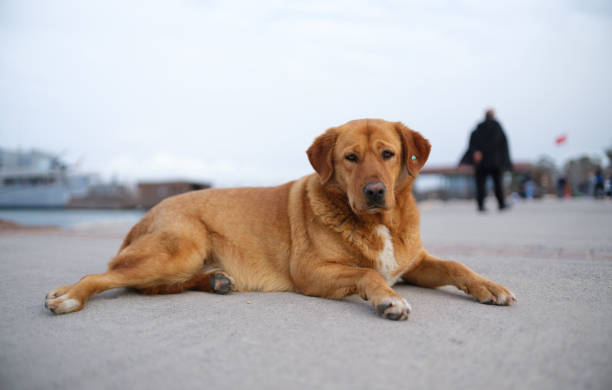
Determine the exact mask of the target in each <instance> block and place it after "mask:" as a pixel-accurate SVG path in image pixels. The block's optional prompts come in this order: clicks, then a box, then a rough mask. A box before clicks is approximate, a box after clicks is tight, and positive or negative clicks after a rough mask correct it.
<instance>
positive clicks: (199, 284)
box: [140, 269, 236, 295]
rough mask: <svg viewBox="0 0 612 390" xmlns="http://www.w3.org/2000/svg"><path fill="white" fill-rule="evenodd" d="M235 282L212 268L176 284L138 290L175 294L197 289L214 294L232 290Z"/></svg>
mask: <svg viewBox="0 0 612 390" xmlns="http://www.w3.org/2000/svg"><path fill="white" fill-rule="evenodd" d="M235 289H236V288H235V283H234V279H232V277H231V276H229V275H228V274H226V273H225V272H223V271H221V270H220V269H213V270H210V271H202V272H201V273H199V274H197V275H196V276H194V277H193V278H191V279H189V280H187V281H185V282H183V283H176V284H168V285H159V286H155V287H148V288H142V289H140V291H141V292H142V293H143V294H151V295H155V294H177V293H180V292H183V291H186V290H197V291H204V292H212V293H215V294H227V293H229V292H230V291H234V290H235Z"/></svg>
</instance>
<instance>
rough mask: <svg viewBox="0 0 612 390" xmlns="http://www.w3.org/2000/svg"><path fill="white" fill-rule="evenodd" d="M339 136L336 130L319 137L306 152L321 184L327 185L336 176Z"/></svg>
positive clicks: (333, 129)
mask: <svg viewBox="0 0 612 390" xmlns="http://www.w3.org/2000/svg"><path fill="white" fill-rule="evenodd" d="M336 138H338V134H337V131H336V129H335V128H333V127H332V128H331V129H329V130H327V131H326V132H325V133H323V134H321V135H320V136H318V137H317V138H316V139H315V140H314V142H313V143H312V145H311V146H310V148H308V150H307V151H306V153H307V154H308V160H310V165H312V167H313V168H314V170H315V171H317V173H318V174H319V177H320V178H321V184H326V183H327V182H328V181H329V179H331V177H332V175H333V174H334V146H335V145H336Z"/></svg>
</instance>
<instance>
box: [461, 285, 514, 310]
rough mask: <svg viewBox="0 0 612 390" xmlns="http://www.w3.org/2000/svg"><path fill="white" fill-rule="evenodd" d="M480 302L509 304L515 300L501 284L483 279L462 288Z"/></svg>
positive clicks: (510, 292)
mask: <svg viewBox="0 0 612 390" xmlns="http://www.w3.org/2000/svg"><path fill="white" fill-rule="evenodd" d="M464 291H465V292H466V293H467V294H469V295H471V296H473V297H474V298H476V299H478V301H479V302H480V303H485V304H490V305H502V306H509V305H512V304H513V303H515V302H516V296H515V295H514V294H513V293H512V291H510V290H508V289H507V288H505V287H504V286H502V285H501V284H497V283H493V282H491V281H490V280H487V279H483V280H479V281H477V282H475V283H472V284H470V285H469V286H467V287H466V289H465V290H464Z"/></svg>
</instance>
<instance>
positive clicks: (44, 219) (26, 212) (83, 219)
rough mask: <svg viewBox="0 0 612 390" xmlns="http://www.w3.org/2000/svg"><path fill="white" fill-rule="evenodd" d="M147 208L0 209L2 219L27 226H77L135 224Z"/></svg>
mask: <svg viewBox="0 0 612 390" xmlns="http://www.w3.org/2000/svg"><path fill="white" fill-rule="evenodd" d="M145 212H146V211H145V210H78V209H0V219H3V220H6V221H11V222H16V223H18V224H20V225H25V226H60V227H64V228H75V227H79V226H87V225H94V224H105V223H125V224H134V223H136V222H138V220H140V218H142V216H143V215H144V214H145Z"/></svg>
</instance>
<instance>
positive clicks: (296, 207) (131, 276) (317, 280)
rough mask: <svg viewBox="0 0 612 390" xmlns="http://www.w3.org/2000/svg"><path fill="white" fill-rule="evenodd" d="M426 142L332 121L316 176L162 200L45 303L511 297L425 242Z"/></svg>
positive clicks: (318, 146) (314, 156)
mask: <svg viewBox="0 0 612 390" xmlns="http://www.w3.org/2000/svg"><path fill="white" fill-rule="evenodd" d="M430 148H431V146H430V144H429V142H428V141H427V140H426V139H425V138H423V137H422V136H421V134H419V133H417V132H415V131H413V130H410V129H408V128H407V127H406V126H404V125H403V124H402V123H399V122H395V123H393V122H387V121H383V120H372V119H364V120H356V121H352V122H348V123H346V124H344V125H342V126H340V127H334V128H331V129H329V130H327V131H326V132H325V133H324V134H323V135H321V136H319V137H318V138H317V139H316V140H315V141H314V143H313V144H312V146H311V147H310V148H309V149H308V152H307V153H308V158H309V159H310V163H311V164H312V166H313V167H314V169H315V171H316V172H317V173H316V174H311V175H309V176H305V177H303V178H301V179H299V180H297V181H292V182H290V183H287V184H284V185H281V186H278V187H264V188H235V189H212V190H202V191H194V192H190V193H187V194H182V195H178V196H175V197H172V198H169V199H166V200H164V201H163V202H161V203H160V204H159V205H157V206H155V207H154V208H153V209H151V211H149V212H148V213H147V214H146V215H145V216H144V217H143V218H142V220H141V221H140V222H139V223H138V224H136V225H135V226H134V227H133V228H132V230H131V231H130V232H129V234H128V235H127V237H126V238H125V240H124V241H123V244H122V245H121V248H120V249H119V253H118V254H117V256H116V257H115V258H114V259H112V261H111V262H110V263H109V266H108V271H106V272H105V273H102V274H92V275H87V276H85V277H84V278H82V279H81V280H80V281H79V282H78V283H76V284H73V285H69V286H63V287H59V288H57V289H55V290H54V291H52V292H51V293H49V294H48V295H47V297H46V300H45V307H47V308H49V310H51V311H52V312H53V313H57V314H60V313H70V312H73V311H78V310H81V309H82V308H83V307H84V305H85V302H87V300H88V299H89V298H90V297H91V296H92V295H94V294H97V293H99V292H101V291H104V290H108V289H111V288H117V287H133V288H136V289H139V290H141V291H142V292H144V293H147V294H168V293H177V292H181V291H184V290H187V289H192V290H200V291H207V292H215V293H219V294H225V293H227V292H229V291H231V290H237V291H295V292H299V293H302V294H306V295H313V296H320V297H325V298H332V299H341V298H343V297H345V296H348V295H352V294H359V295H360V296H361V297H362V298H363V299H369V300H371V301H372V303H373V305H374V307H375V308H376V310H378V312H379V313H381V314H382V315H383V316H384V317H385V318H388V319H392V320H405V319H407V318H408V313H409V312H410V310H411V309H410V305H409V304H408V302H406V300H405V299H404V298H403V297H402V296H400V295H398V294H397V293H396V292H395V291H393V289H392V288H391V286H392V285H393V284H394V283H395V282H397V281H398V280H400V279H402V280H404V281H406V282H408V283H411V284H414V285H417V286H425V287H432V288H435V287H439V286H444V285H454V286H456V287H457V288H459V289H461V290H463V291H464V292H465V293H467V294H470V295H472V296H473V297H475V298H476V299H477V300H478V301H480V302H483V303H494V304H497V305H509V304H511V303H512V302H514V301H515V300H516V299H515V297H514V295H513V294H512V293H511V292H510V291H509V290H507V289H506V288H504V287H503V286H500V285H499V284H496V283H493V282H491V281H489V280H487V279H485V278H483V277H482V276H479V275H478V274H476V273H474V272H472V271H471V270H470V269H468V268H467V267H466V266H464V265H462V264H460V263H457V262H455V261H445V260H440V259H438V258H436V257H433V256H432V255H430V254H429V253H427V252H426V251H425V250H424V249H423V246H422V244H421V238H420V233H419V214H418V211H417V207H416V204H415V201H414V198H413V196H412V184H413V182H414V180H415V178H416V177H417V175H418V172H419V170H420V169H421V168H422V167H423V164H425V161H426V160H427V157H428V156H429V151H430Z"/></svg>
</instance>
